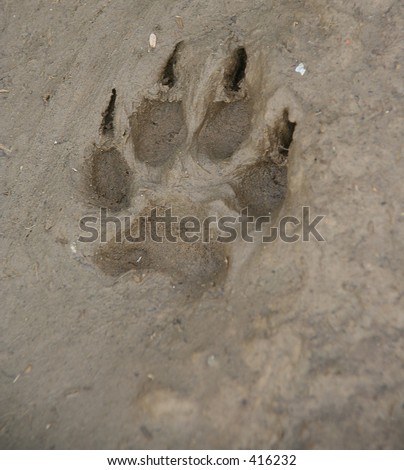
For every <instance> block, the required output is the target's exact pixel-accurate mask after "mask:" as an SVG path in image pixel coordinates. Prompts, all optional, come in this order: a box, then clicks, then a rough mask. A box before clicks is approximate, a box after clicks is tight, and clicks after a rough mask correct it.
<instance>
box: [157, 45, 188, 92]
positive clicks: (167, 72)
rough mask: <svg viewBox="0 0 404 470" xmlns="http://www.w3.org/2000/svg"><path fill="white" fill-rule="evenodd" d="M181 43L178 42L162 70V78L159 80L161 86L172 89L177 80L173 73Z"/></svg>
mask: <svg viewBox="0 0 404 470" xmlns="http://www.w3.org/2000/svg"><path fill="white" fill-rule="evenodd" d="M182 44H183V43H182V41H181V42H179V43H178V44H177V45H176V46H175V49H174V51H173V53H172V54H171V56H170V58H169V59H168V61H167V64H166V66H165V68H164V71H163V76H162V78H161V83H162V84H163V85H167V86H168V87H169V88H172V87H173V86H174V85H175V82H176V81H177V78H176V76H175V73H174V69H175V65H176V64H177V60H178V53H179V51H180V49H181V47H182Z"/></svg>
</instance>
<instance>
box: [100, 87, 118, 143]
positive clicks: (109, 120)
mask: <svg viewBox="0 0 404 470" xmlns="http://www.w3.org/2000/svg"><path fill="white" fill-rule="evenodd" d="M115 101H116V90H115V88H113V89H112V93H111V98H110V100H109V104H108V106H107V108H106V110H105V111H104V112H103V113H102V123H101V127H100V130H101V134H102V135H105V136H111V137H112V136H113V134H114V113H115Z"/></svg>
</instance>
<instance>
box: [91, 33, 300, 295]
mask: <svg viewBox="0 0 404 470" xmlns="http://www.w3.org/2000/svg"><path fill="white" fill-rule="evenodd" d="M255 62H257V60H255ZM250 74H251V79H250ZM257 74H258V75H260V74H261V77H258V78H259V79H257ZM262 75H263V72H262V71H260V72H259V73H258V72H254V70H250V63H249V57H248V55H247V51H246V49H245V48H244V47H242V46H241V45H239V44H237V43H235V42H234V41H232V40H229V41H227V42H226V43H225V44H224V45H222V46H221V49H220V51H219V52H216V53H212V52H211V53H210V54H208V55H207V57H205V60H203V57H202V59H201V57H198V54H195V53H193V51H192V46H189V47H187V46H186V45H185V44H184V43H183V42H181V43H179V44H178V45H177V46H176V47H175V49H174V51H173V52H172V54H171V56H170V57H169V58H168V60H167V62H166V65H165V66H164V67H163V70H162V71H161V74H160V80H159V82H158V83H156V84H155V86H154V89H153V93H149V94H148V95H146V96H145V97H144V98H143V102H142V103H141V104H140V105H139V106H137V108H136V109H135V110H134V112H132V113H131V114H129V115H126V118H127V120H126V123H125V124H122V121H123V120H122V119H121V120H120V121H119V123H116V122H115V121H116V108H117V106H119V96H118V95H119V90H116V89H114V90H113V91H112V94H111V98H110V102H109V105H108V107H107V109H106V110H105V111H104V113H103V117H102V123H101V127H100V134H101V143H100V145H99V146H97V147H95V148H94V150H93V152H92V154H91V156H90V158H89V160H88V170H89V171H88V173H89V179H90V181H89V185H88V187H89V188H90V199H91V201H92V203H93V204H96V205H98V206H99V207H106V208H108V209H110V211H113V212H115V213H117V214H124V213H125V214H128V213H130V214H132V215H135V216H136V217H135V218H133V221H132V222H131V223H130V224H129V226H128V225H127V226H125V227H124V228H122V235H123V236H122V237H121V240H120V241H118V242H117V241H116V239H111V240H109V241H108V242H107V243H106V244H101V245H99V248H98V249H97V251H96V253H95V255H94V262H95V264H96V265H97V266H98V267H99V268H100V269H101V270H102V271H104V272H105V273H107V274H109V275H112V276H116V275H122V274H124V273H125V272H127V271H130V270H137V271H140V272H141V273H147V272H149V271H150V270H157V271H160V272H162V273H166V274H167V275H169V276H170V277H171V278H172V279H173V281H174V282H180V283H191V284H192V285H195V284H198V285H203V286H205V285H212V283H218V282H220V281H222V280H224V279H225V277H226V274H227V272H228V270H229V268H230V266H231V265H232V262H233V257H234V256H236V255H237V246H238V245H237V244H226V243H220V242H219V241H217V239H216V238H215V237H212V241H210V242H209V243H205V242H204V241H202V240H198V241H195V242H193V243H188V242H186V241H184V240H183V239H182V238H183V237H181V239H178V240H177V241H176V242H175V243H173V242H170V241H167V240H166V239H163V240H162V241H157V242H156V241H154V240H152V239H151V237H150V233H149V231H150V229H149V225H147V226H146V231H147V234H146V235H147V236H146V238H145V240H143V241H141V242H136V243H133V242H131V241H130V236H131V235H132V236H133V234H134V233H139V232H140V230H141V229H142V228H143V229H144V226H142V227H141V225H142V216H143V217H150V214H151V212H152V209H153V208H157V209H158V213H157V214H156V213H154V216H155V217H158V216H159V214H160V215H161V214H163V213H165V211H166V210H167V209H169V208H170V209H171V211H172V214H173V215H175V216H177V217H178V218H182V217H185V216H191V217H193V218H197V219H198V220H201V221H202V220H205V219H206V218H207V217H211V216H215V217H217V218H220V217H223V216H229V215H230V216H232V215H235V214H236V215H238V214H239V213H240V210H241V209H243V208H248V212H249V215H252V216H255V217H258V216H262V215H268V214H269V213H272V214H273V213H276V211H277V210H278V209H279V207H280V206H281V204H282V201H283V200H284V198H285V194H286V189H287V160H288V153H289V147H290V145H291V143H292V139H293V132H294V129H295V119H292V118H291V117H290V110H289V106H282V105H281V104H279V103H278V102H276V103H275V105H274V106H272V107H269V108H268V106H266V105H265V104H263V103H262V100H263V97H262V96H261V94H260V92H259V87H260V83H261V84H262V83H263V82H264V81H265V76H262ZM275 101H276V100H275ZM278 101H279V100H278ZM267 108H268V109H270V112H264V111H262V110H263V109H264V110H265V109H267ZM118 126H121V127H120V129H119V130H118V129H117V127H118ZM122 136H124V137H122ZM143 221H144V220H143ZM203 228H204V229H205V226H203ZM183 230H184V226H183V225H181V223H174V224H173V226H172V232H173V235H174V236H175V235H178V234H181V233H182V231H183ZM206 230H208V231H213V232H215V231H217V230H218V228H217V226H215V224H210V225H209V226H208V227H207V229H206ZM128 240H129V241H128Z"/></svg>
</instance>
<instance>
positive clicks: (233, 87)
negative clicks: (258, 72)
mask: <svg viewBox="0 0 404 470" xmlns="http://www.w3.org/2000/svg"><path fill="white" fill-rule="evenodd" d="M246 67H247V52H246V50H245V49H244V47H239V48H238V49H236V50H235V51H234V53H233V57H232V60H231V65H230V67H229V70H228V72H227V73H226V75H225V89H226V90H227V91H233V92H234V91H239V90H240V84H241V82H242V81H243V79H244V77H245V69H246Z"/></svg>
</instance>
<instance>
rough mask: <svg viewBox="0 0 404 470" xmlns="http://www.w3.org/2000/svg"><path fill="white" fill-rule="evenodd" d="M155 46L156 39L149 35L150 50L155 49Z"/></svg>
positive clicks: (154, 36) (153, 35)
mask: <svg viewBox="0 0 404 470" xmlns="http://www.w3.org/2000/svg"><path fill="white" fill-rule="evenodd" d="M156 44H157V37H156V35H155V34H154V33H151V34H150V36H149V46H150V47H151V49H154V48H155V47H156Z"/></svg>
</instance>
